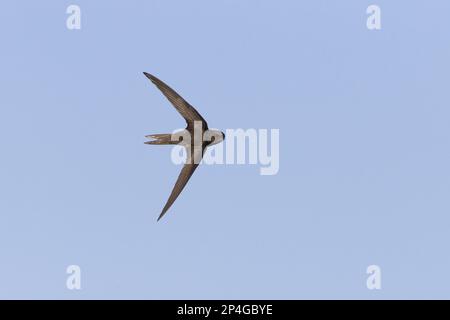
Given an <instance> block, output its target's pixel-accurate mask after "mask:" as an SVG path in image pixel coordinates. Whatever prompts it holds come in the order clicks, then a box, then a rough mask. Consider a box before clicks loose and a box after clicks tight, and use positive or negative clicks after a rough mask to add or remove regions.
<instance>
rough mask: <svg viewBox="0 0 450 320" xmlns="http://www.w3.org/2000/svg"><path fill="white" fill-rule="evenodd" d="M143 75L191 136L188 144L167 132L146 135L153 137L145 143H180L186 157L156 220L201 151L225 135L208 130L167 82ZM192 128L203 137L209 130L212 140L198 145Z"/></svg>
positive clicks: (178, 188)
mask: <svg viewBox="0 0 450 320" xmlns="http://www.w3.org/2000/svg"><path fill="white" fill-rule="evenodd" d="M144 75H145V76H146V77H147V78H148V79H150V81H151V82H153V83H154V84H155V85H156V86H157V87H158V89H159V90H161V92H162V93H163V94H164V95H165V96H166V98H167V99H168V100H169V101H170V103H171V104H172V105H173V106H174V107H175V109H177V111H178V112H179V113H180V114H181V116H182V117H183V118H184V119H185V120H186V123H187V126H186V130H187V131H188V132H189V134H190V136H191V141H190V144H186V143H183V141H174V140H173V139H172V135H171V134H170V133H168V134H152V135H148V136H146V137H147V138H151V139H155V140H152V141H147V142H145V143H146V144H155V145H168V144H181V145H183V146H184V147H185V148H186V151H187V155H188V156H187V159H186V163H185V164H184V166H183V169H181V172H180V175H179V176H178V179H177V181H176V183H175V186H174V187H173V190H172V193H171V194H170V196H169V199H168V200H167V202H166V204H165V206H164V208H163V209H162V212H161V214H160V215H159V217H158V221H159V220H160V219H161V218H162V217H163V216H164V214H165V213H166V212H167V210H169V208H170V207H171V206H172V204H173V203H174V202H175V200H176V199H177V198H178V196H179V195H180V193H181V191H183V189H184V187H185V186H186V184H187V182H188V181H189V179H190V178H191V176H192V174H193V173H194V171H195V169H197V167H198V165H199V162H200V160H201V158H202V157H203V153H204V151H205V149H206V148H207V147H208V146H210V145H213V144H216V143H219V142H221V141H223V140H224V138H225V135H224V134H223V132H220V131H217V130H209V129H208V124H207V123H206V121H205V119H203V117H202V116H201V115H200V113H198V111H197V110H195V108H194V107H193V106H191V105H190V104H189V103H188V102H187V101H186V100H184V99H183V98H182V97H181V96H180V95H179V94H178V93H176V92H175V90H173V89H172V88H170V87H169V86H168V85H167V84H165V83H164V82H162V81H161V80H159V79H158V78H156V77H155V76H153V75H151V74H149V73H147V72H144ZM194 129H195V130H200V132H197V133H195V134H197V135H200V134H201V137H202V138H203V134H204V133H205V132H206V131H210V132H211V134H212V135H213V136H214V140H212V141H203V139H202V140H201V144H200V145H195V144H196V141H195V138H194Z"/></svg>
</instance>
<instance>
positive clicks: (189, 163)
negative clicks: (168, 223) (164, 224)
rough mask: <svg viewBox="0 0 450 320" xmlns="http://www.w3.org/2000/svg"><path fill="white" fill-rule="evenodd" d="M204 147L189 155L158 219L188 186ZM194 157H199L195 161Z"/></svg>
mask: <svg viewBox="0 0 450 320" xmlns="http://www.w3.org/2000/svg"><path fill="white" fill-rule="evenodd" d="M203 151H204V148H201V149H200V148H198V149H196V151H192V152H191V155H193V156H194V157H191V156H188V158H187V160H186V163H185V164H184V166H183V169H181V172H180V175H179V176H178V179H177V182H175V186H174V187H173V189H172V193H171V194H170V196H169V199H167V202H166V205H165V206H164V208H163V210H162V212H161V214H160V215H159V217H158V221H159V220H160V219H161V218H162V217H163V216H164V214H165V213H166V212H167V210H169V208H170V206H172V204H173V203H174V202H175V200H176V199H177V198H178V196H179V195H180V193H181V191H183V189H184V187H185V186H186V184H187V182H188V181H189V179H190V178H191V176H192V174H193V173H194V171H195V169H197V167H198V165H199V163H198V162H200V159H201V156H202V154H203ZM194 159H197V160H196V161H194Z"/></svg>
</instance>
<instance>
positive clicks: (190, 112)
mask: <svg viewBox="0 0 450 320" xmlns="http://www.w3.org/2000/svg"><path fill="white" fill-rule="evenodd" d="M144 75H145V76H146V77H147V78H149V79H150V81H151V82H153V83H154V84H155V85H156V86H157V87H158V89H159V90H161V92H162V93H163V94H164V95H165V96H166V98H167V100H169V101H170V103H172V105H173V106H174V107H175V109H177V110H178V112H179V113H180V114H181V115H182V116H183V118H184V119H185V120H186V122H187V124H188V126H192V125H193V123H194V121H201V122H202V123H203V125H204V127H205V129H207V128H208V124H207V123H206V121H205V119H203V117H202V116H201V115H200V113H198V111H197V110H195V108H194V107H193V106H191V105H190V104H189V103H188V102H187V101H186V100H184V99H183V98H182V97H181V96H180V95H179V94H178V93H176V92H175V90H173V89H172V88H171V87H169V86H168V85H167V84H165V83H164V82H162V81H161V80H159V79H158V78H157V77H155V76H153V75H151V74H150V73H147V72H144Z"/></svg>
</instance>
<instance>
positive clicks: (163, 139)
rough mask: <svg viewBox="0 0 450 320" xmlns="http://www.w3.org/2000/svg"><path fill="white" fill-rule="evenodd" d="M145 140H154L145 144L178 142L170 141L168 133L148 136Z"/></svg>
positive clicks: (175, 142) (170, 137)
mask: <svg viewBox="0 0 450 320" xmlns="http://www.w3.org/2000/svg"><path fill="white" fill-rule="evenodd" d="M145 137H146V138H147V139H155V140H152V141H146V142H144V143H145V144H159V145H164V144H178V141H172V135H171V134H170V133H163V134H149V135H147V136H145Z"/></svg>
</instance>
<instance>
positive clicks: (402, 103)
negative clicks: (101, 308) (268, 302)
mask: <svg viewBox="0 0 450 320" xmlns="http://www.w3.org/2000/svg"><path fill="white" fill-rule="evenodd" d="M70 4H77V5H79V6H80V8H81V12H82V20H81V21H82V22H81V23H82V27H81V30H68V29H67V28H66V19H67V16H68V15H67V14H66V8H67V6H69V5H70ZM371 4H377V5H379V6H380V8H381V21H382V29H381V30H378V31H370V30H368V29H367V28H366V19H367V14H366V8H367V7H368V6H369V5H371ZM449 10H450V3H449V2H448V1H444V0H440V1H439V0H434V1H428V2H423V1H422V2H411V1H406V0H402V1H395V2H392V1H377V2H370V1H360V0H358V1H356V0H349V1H339V2H338V1H308V2H306V1H301V2H300V1H294V0H292V1H287V0H285V1H256V0H252V1H250V0H247V1H237V0H228V1H214V2H212V1H206V0H201V1H200V0H194V1H190V2H189V3H188V2H187V1H145V2H144V1H114V2H112V1H103V0H102V1H59V2H58V3H55V2H54V1H41V2H39V3H35V2H31V1H8V2H5V3H2V10H0V36H1V37H0V39H1V59H0V67H1V72H0V85H1V88H2V89H1V94H0V105H1V108H0V146H1V157H0V178H1V179H0V194H1V201H0V298H41V299H42V298H43V299H47V298H57V299H81V298H84V299H94V298H113V299H116V298H125V299H128V298H138V299H144V298H148V299H171V298H177V299H196V298H202V299H216V298H222V299H227V298H231V299H233V298H234V299H241V298H243V299H249V298H253V299H260V298H265V299H272V298H273V299H280V298H284V299H299V298H360V299H380V298H385V299H390V298H450V295H449V292H450V291H449V287H450V276H449V273H448V270H449V269H450V257H449V255H448V254H447V252H448V243H449V241H450V235H449V232H448V229H449V225H450V218H449V213H450V201H449V199H450V198H449V196H448V195H449V191H450V169H449V165H448V163H449V158H450V148H449V147H450V126H449V117H450V110H449V105H450V103H449V100H450V96H449V90H448V83H449V80H450V79H449V77H450V62H449V59H448V57H449V56H450V42H449V41H448V39H449V37H448V36H449V31H450V26H449V24H448V19H447V16H448V12H449ZM143 71H147V72H150V73H153V74H155V75H157V76H159V77H160V78H161V79H162V80H164V81H166V82H167V83H168V84H169V85H171V86H172V87H174V88H175V89H176V90H177V91H178V92H180V93H181V94H182V95H183V96H184V97H185V98H186V99H187V100H188V101H189V102H191V103H192V104H193V105H195V106H196V107H197V108H198V110H199V111H200V112H201V113H202V114H203V115H204V117H205V118H206V119H207V120H208V123H209V124H210V126H212V127H215V128H220V129H222V130H224V129H227V128H244V129H247V128H256V129H259V128H264V129H271V128H276V129H279V130H280V170H279V172H278V174H277V175H273V176H261V175H260V174H259V167H258V166H255V165H231V166H227V165H217V166H201V167H200V168H199V169H198V170H197V171H196V173H195V175H194V176H193V178H192V179H191V181H190V182H189V184H188V186H187V187H186V189H185V191H184V192H183V193H182V195H181V196H180V197H179V199H178V200H177V201H176V203H175V204H174V205H173V207H172V208H171V210H170V211H169V212H168V213H167V215H166V216H165V217H164V219H163V220H161V221H160V222H159V223H156V218H157V216H158V215H159V213H160V210H161V208H162V206H163V205H164V202H165V201H166V199H167V197H168V195H169V193H170V190H171V188H172V186H173V183H174V181H175V179H176V177H177V175H178V172H179V169H180V168H179V166H176V165H174V164H173V163H172V162H171V161H170V147H157V146H147V145H144V144H143V142H144V141H145V139H144V135H146V134H150V133H165V132H171V131H172V130H173V129H176V128H180V127H183V125H184V123H183V120H182V118H181V117H179V115H178V114H177V113H176V111H175V110H174V109H173V108H172V107H171V106H170V105H169V103H168V102H167V101H166V100H165V99H164V97H163V96H162V95H161V93H160V92H159V91H158V90H157V89H156V88H155V87H154V86H153V85H151V83H149V81H148V80H147V79H146V78H145V77H144V76H143V75H142V72H143ZM73 264H75V265H79V266H80V268H81V270H82V276H81V286H82V289H81V290H78V291H77V290H68V289H67V288H66V278H67V276H68V275H67V274H66V268H67V266H69V265H73ZM372 264H375V265H378V266H380V268H381V272H382V289H381V290H368V289H367V287H366V278H367V274H366V268H367V266H369V265H372Z"/></svg>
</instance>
